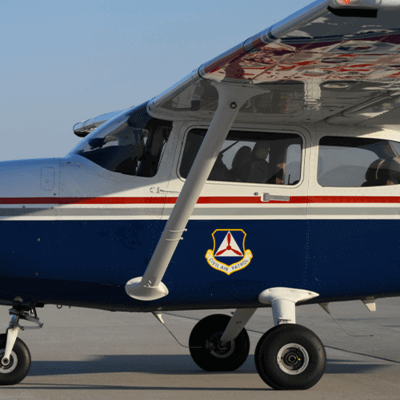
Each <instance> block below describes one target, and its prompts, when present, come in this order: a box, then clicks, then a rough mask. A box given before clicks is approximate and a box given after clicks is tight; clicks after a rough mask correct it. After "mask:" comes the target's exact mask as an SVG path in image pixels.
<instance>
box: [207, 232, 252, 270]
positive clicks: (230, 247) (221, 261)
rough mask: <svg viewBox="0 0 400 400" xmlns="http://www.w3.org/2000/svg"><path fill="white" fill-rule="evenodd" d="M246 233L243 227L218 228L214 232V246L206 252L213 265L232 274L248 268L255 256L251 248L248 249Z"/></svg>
mask: <svg viewBox="0 0 400 400" xmlns="http://www.w3.org/2000/svg"><path fill="white" fill-rule="evenodd" d="M246 236H247V235H246V233H245V231H244V230H242V229H217V230H215V231H214V232H213V233H212V237H213V241H214V248H213V249H212V250H208V251H207V253H206V260H207V262H208V263H209V264H210V266H211V267H213V268H214V269H217V270H218V271H222V272H225V273H226V274H227V275H230V274H231V273H232V272H236V271H239V270H241V269H243V268H246V267H247V266H248V265H249V264H250V262H251V259H252V258H253V254H252V252H251V250H246V249H245V247H244V241H245V239H246Z"/></svg>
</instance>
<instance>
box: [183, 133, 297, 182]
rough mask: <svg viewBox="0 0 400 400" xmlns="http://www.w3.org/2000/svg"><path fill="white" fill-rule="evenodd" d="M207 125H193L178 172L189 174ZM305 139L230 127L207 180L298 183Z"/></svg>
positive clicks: (184, 175)
mask: <svg viewBox="0 0 400 400" xmlns="http://www.w3.org/2000/svg"><path fill="white" fill-rule="evenodd" d="M206 132H207V130H206V129H192V130H191V131H190V132H189V133H188V135H187V137H186V142H185V146H184V150H183V156H182V162H181V165H180V170H179V173H180V175H181V176H182V177H183V178H187V176H188V174H189V171H190V168H191V166H192V164H193V162H194V159H195V158H196V155H197V152H198V151H199V149H200V146H201V144H202V142H203V139H204V136H205V134H206ZM302 145H303V144H302V139H301V137H300V136H299V135H295V134H285V133H265V132H249V131H231V132H229V135H228V137H227V139H226V140H225V143H224V145H223V147H222V150H221V152H220V153H219V155H218V158H217V161H216V162H215V165H214V168H213V169H212V171H211V173H210V176H209V177H208V180H210V181H225V182H247V183H263V184H276V185H295V184H297V183H298V182H299V181H300V177H301V160H302Z"/></svg>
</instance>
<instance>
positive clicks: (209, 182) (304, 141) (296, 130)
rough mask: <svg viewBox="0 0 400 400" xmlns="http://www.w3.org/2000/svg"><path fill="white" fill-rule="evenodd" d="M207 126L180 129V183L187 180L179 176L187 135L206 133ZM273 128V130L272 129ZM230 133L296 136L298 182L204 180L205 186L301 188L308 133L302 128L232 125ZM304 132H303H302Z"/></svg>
mask: <svg viewBox="0 0 400 400" xmlns="http://www.w3.org/2000/svg"><path fill="white" fill-rule="evenodd" d="M208 128H209V125H204V124H193V123H190V124H187V125H185V126H184V127H183V128H182V132H183V133H181V135H182V136H181V138H182V140H181V148H180V152H179V157H178V161H177V164H176V171H175V172H176V176H177V178H178V179H179V180H180V181H181V182H185V181H186V179H187V178H184V177H183V176H182V175H181V174H180V167H181V164H182V159H183V153H184V149H185V146H186V141H187V138H188V134H189V133H190V131H192V130H193V129H205V130H206V131H207V130H208ZM274 128H275V129H274ZM230 131H249V132H261V133H266V134H268V133H279V134H288V135H298V136H299V137H300V139H301V146H302V149H301V164H300V180H299V182H298V183H297V184H296V185H280V184H271V183H253V182H234V181H216V180H206V182H205V184H207V185H218V186H221V185H224V186H225V185H228V186H232V184H233V185H235V186H236V185H242V186H250V187H258V188H259V187H260V186H261V187H263V188H264V187H265V188H271V189H272V188H276V189H287V190H289V189H297V188H298V187H299V186H301V185H302V184H303V183H304V181H305V178H306V157H307V153H306V148H307V133H308V131H306V130H305V129H302V127H301V128H300V127H293V129H292V128H291V127H286V129H282V127H278V126H277V127H272V128H269V129H262V127H260V126H251V125H243V124H240V125H234V126H232V127H231V129H230ZM303 131H305V132H303Z"/></svg>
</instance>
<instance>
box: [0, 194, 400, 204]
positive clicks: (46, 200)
mask: <svg viewBox="0 0 400 400" xmlns="http://www.w3.org/2000/svg"><path fill="white" fill-rule="evenodd" d="M176 200H177V197H167V198H164V197H5V198H0V204H9V205H11V204H18V205H22V204H61V205H63V204H164V203H166V204H175V203H176ZM307 203H310V204H318V203H347V204H349V203H352V204H354V203H386V204H390V203H392V204H395V203H400V197H399V196H393V197H385V196H373V197H369V196H368V197H365V196H310V197H307V196H292V197H290V200H289V201H277V200H271V201H269V202H268V203H264V202H262V201H261V197H260V196H257V197H256V196H247V197H246V196H241V197H230V196H208V197H207V196H204V197H200V198H199V200H198V201H197V204H307Z"/></svg>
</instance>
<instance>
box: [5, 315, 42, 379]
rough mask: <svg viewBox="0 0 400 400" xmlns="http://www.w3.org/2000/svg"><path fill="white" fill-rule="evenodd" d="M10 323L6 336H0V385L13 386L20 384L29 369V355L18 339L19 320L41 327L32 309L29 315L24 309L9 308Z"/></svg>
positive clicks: (26, 348) (23, 344) (20, 327)
mask: <svg viewBox="0 0 400 400" xmlns="http://www.w3.org/2000/svg"><path fill="white" fill-rule="evenodd" d="M10 314H11V321H10V325H9V327H8V329H7V333H6V334H1V335H0V385H15V384H17V383H19V382H21V381H22V380H23V379H24V378H25V377H26V375H27V374H28V372H29V369H30V367H31V355H30V353H29V350H28V347H27V346H26V345H25V343H24V342H23V341H22V340H21V339H18V333H19V331H20V329H22V330H23V329H24V328H23V327H22V326H20V325H19V321H20V319H25V320H27V321H30V322H34V323H36V324H38V325H39V328H41V327H42V326H43V324H41V323H40V321H39V318H37V315H36V311H35V310H34V309H33V315H31V314H30V313H29V312H28V311H27V310H26V309H21V308H11V309H10Z"/></svg>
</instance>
